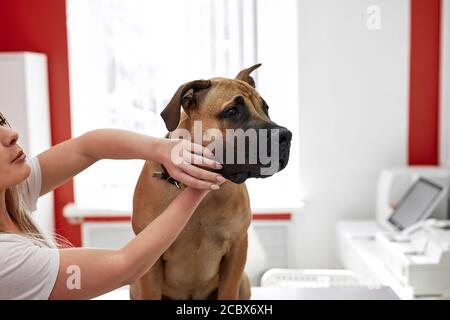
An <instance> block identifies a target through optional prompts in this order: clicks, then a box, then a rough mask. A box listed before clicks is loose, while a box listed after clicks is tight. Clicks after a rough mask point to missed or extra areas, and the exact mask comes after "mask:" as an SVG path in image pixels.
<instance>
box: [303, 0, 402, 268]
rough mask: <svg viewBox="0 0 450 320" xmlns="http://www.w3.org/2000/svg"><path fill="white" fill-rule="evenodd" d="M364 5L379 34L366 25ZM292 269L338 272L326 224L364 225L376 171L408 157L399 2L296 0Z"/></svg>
mask: <svg viewBox="0 0 450 320" xmlns="http://www.w3.org/2000/svg"><path fill="white" fill-rule="evenodd" d="M369 5H378V6H379V7H380V9H381V29H379V30H369V29H368V28H367V26H366V20H367V17H368V14H367V13H366V9H367V8H368V7H369ZM298 21H299V41H300V43H299V77H300V79H299V82H300V83H299V90H300V92H299V94H300V98H299V105H300V109H299V110H300V132H299V137H300V183H301V186H302V193H303V194H304V197H305V201H306V207H305V209H304V210H303V212H302V213H301V214H300V215H299V216H298V217H297V218H296V220H295V223H296V226H295V230H296V245H297V252H296V255H295V256H296V261H295V263H296V266H297V267H302V268H311V267H314V268H330V267H339V265H338V261H337V259H336V247H335V229H334V227H335V224H336V221H338V220H339V219H346V218H361V219H365V218H366V219H367V218H373V217H374V197H375V184H376V179H377V175H378V172H379V170H380V169H381V168H382V167H384V166H391V165H404V164H406V159H407V106H408V95H407V92H408V69H409V1H408V0H395V1H393V0H383V1H380V0H378V1H375V0H370V1H367V0H345V1H342V0H320V1H319V0H300V2H299V18H298Z"/></svg>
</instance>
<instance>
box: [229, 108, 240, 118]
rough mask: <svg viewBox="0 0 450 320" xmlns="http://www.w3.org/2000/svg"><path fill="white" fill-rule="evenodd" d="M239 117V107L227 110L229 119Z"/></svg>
mask: <svg viewBox="0 0 450 320" xmlns="http://www.w3.org/2000/svg"><path fill="white" fill-rule="evenodd" d="M238 115H239V109H238V108H237V107H233V108H230V109H228V110H227V112H226V116H227V117H228V118H236V117H237V116H238Z"/></svg>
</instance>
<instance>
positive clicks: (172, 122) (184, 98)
mask: <svg viewBox="0 0 450 320" xmlns="http://www.w3.org/2000/svg"><path fill="white" fill-rule="evenodd" d="M210 86H211V81H209V80H195V81H191V82H188V83H185V84H183V85H182V86H181V87H179V88H178V90H177V92H175V95H174V96H173V97H172V99H170V101H169V103H168V104H167V106H166V107H165V108H164V110H163V111H162V112H161V117H162V118H163V120H164V122H165V123H166V127H167V130H169V131H173V130H175V129H176V128H177V127H178V123H179V122H180V111H181V110H180V108H181V106H183V109H185V110H187V109H191V108H194V107H195V105H196V101H195V98H194V97H195V96H194V93H195V91H197V90H201V89H206V88H209V87H210Z"/></svg>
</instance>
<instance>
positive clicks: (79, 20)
mask: <svg viewBox="0 0 450 320" xmlns="http://www.w3.org/2000/svg"><path fill="white" fill-rule="evenodd" d="M257 3H258V6H257ZM259 3H260V1H258V2H257V1H256V0H252V1H246V0H219V1H210V0H196V1H188V0H165V1H145V0H132V1H120V0H68V2H67V10H68V37H69V61H70V77H71V79H70V80H71V106H72V131H73V132H72V133H73V136H78V135H81V134H83V133H84V132H86V131H89V130H93V129H96V128H105V127H110V128H122V129H128V130H133V131H137V132H141V133H144V134H149V135H154V136H164V134H165V133H166V129H165V126H164V123H163V121H162V120H161V118H160V116H159V113H160V112H161V110H162V109H163V108H164V107H165V105H166V104H167V102H168V100H169V99H170V98H171V97H172V95H173V94H174V93H175V91H176V89H177V88H178V86H179V85H181V84H182V83H184V82H187V81H190V80H193V79H200V78H204V79H207V78H211V77H216V76H225V77H234V76H235V75H236V74H237V73H238V71H239V70H241V69H242V68H243V67H248V66H251V65H253V64H255V63H256V62H259V61H258V58H259V56H258V52H257V51H258V41H259V38H260V37H259V36H258V28H259V25H258V21H257V16H258V14H259V11H260V10H261V7H260V5H259ZM267 13H268V14H269V11H267ZM271 23H274V22H273V21H272V22H271ZM280 23H282V24H284V23H285V22H283V21H280ZM294 43H295V41H294ZM272 51H273V50H272ZM279 57H280V56H278V55H277V57H276V58H277V60H278V58H279ZM268 60H269V59H268ZM272 60H273V59H272ZM262 62H265V61H262ZM277 63H278V64H279V63H285V62H283V61H282V60H280V61H277ZM273 68H275V69H276V68H279V66H273ZM262 70H264V69H262ZM264 72H266V71H265V70H264V71H262V72H261V73H264ZM269 75H270V73H269V72H268V71H267V74H266V76H267V77H268V76H269ZM256 80H257V83H258V78H257V79H256ZM264 81H268V83H270V82H273V78H272V79H270V78H266V80H264ZM266 88H267V89H266V92H267V93H266V94H270V85H269V84H267V85H266ZM295 98H296V97H295ZM266 100H267V99H266ZM281 107H282V108H286V107H285V106H281ZM290 108H292V109H293V110H294V111H293V112H291V111H292V110H287V109H284V110H282V112H279V114H281V115H284V116H283V117H282V119H281V120H280V119H276V121H277V122H279V123H280V124H283V125H284V123H283V122H282V120H285V119H290V120H289V121H291V122H292V116H293V115H294V114H296V113H295V112H296V111H295V110H296V108H297V105H296V104H295V102H294V103H293V104H292V106H291V107H290ZM274 109H275V108H274ZM271 111H272V110H271ZM274 111H275V110H274ZM274 113H277V112H276V111H275V112H274ZM294 122H295V123H298V121H294ZM286 126H288V125H286ZM297 126H298V124H297ZM288 127H289V126H288ZM289 128H290V129H291V127H289ZM293 131H294V133H295V130H293ZM292 150H293V153H295V150H297V148H296V147H295V145H293V146H292ZM293 158H296V157H295V155H294V157H293ZM293 158H291V161H292V160H293ZM295 161H296V160H294V161H292V162H295ZM142 165H143V161H135V160H132V161H103V162H102V163H101V164H96V165H94V166H92V167H91V168H89V169H88V170H86V171H85V172H83V173H82V174H80V175H79V176H77V177H76V179H75V197H76V202H77V205H78V206H80V207H84V208H105V209H116V210H130V209H131V204H132V195H133V190H134V186H135V184H136V181H137V179H138V176H139V173H140V171H141V169H142ZM296 165H297V164H296V163H292V164H290V166H292V167H294V166H296ZM288 167H289V166H288ZM287 170H288V169H286V171H287ZM294 171H296V172H297V173H298V168H297V169H296V170H294ZM281 174H282V173H280V175H281ZM272 179H280V178H279V177H273V178H270V179H268V180H272ZM264 182H265V186H266V189H267V186H272V185H273V180H272V183H269V182H268V181H267V182H266V181H264ZM249 185H250V188H251V189H254V192H256V193H259V196H258V197H255V198H266V197H264V196H262V197H261V192H263V191H262V190H260V189H261V188H262V187H261V185H260V184H259V182H258V184H254V182H253V181H251V182H250V183H249ZM294 188H296V191H298V190H299V187H298V186H294ZM277 191H279V190H275V189H273V190H270V191H269V190H267V192H269V193H274V192H277ZM250 192H252V190H251V191H250ZM256 205H257V206H259V207H261V206H262V207H267V206H268V205H269V204H267V203H263V202H261V203H260V204H258V203H256Z"/></svg>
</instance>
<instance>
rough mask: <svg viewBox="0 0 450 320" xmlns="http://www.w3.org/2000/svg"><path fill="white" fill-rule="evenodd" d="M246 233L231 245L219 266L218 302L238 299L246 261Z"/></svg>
mask: <svg viewBox="0 0 450 320" xmlns="http://www.w3.org/2000/svg"><path fill="white" fill-rule="evenodd" d="M247 246H248V244H247V232H244V233H243V234H242V235H241V237H240V238H239V239H238V240H237V241H236V242H235V243H234V244H233V245H232V247H231V249H230V251H229V252H228V253H227V254H226V256H225V257H224V259H223V260H222V263H221V265H220V274H219V292H218V296H217V298H218V299H219V300H237V299H239V287H240V283H241V278H242V274H243V272H244V268H245V261H246V259H247Z"/></svg>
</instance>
